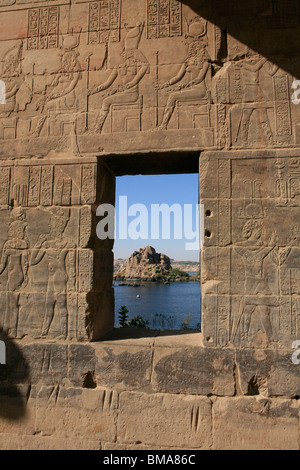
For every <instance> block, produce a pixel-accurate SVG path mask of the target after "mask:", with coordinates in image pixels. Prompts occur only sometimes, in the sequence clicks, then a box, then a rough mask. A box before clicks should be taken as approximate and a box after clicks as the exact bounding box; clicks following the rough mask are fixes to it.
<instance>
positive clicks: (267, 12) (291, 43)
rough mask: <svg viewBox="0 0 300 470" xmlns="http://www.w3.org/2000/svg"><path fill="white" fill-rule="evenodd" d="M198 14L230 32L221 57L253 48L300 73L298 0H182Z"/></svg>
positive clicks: (225, 34)
mask: <svg viewBox="0 0 300 470" xmlns="http://www.w3.org/2000/svg"><path fill="white" fill-rule="evenodd" d="M181 2H182V3H183V4H185V5H187V6H189V7H190V8H191V9H192V10H193V11H194V12H195V15H198V16H201V17H202V18H205V19H206V20H208V21H210V22H211V23H214V24H215V25H216V26H218V27H219V28H220V29H221V30H222V31H223V34H224V37H225V38H226V36H227V41H226V39H225V40H224V45H225V49H227V50H224V48H223V50H222V57H220V58H219V59H220V65H221V63H222V59H225V58H226V57H228V58H229V60H236V59H237V56H238V55H240V54H241V53H243V49H244V54H247V50H249V49H250V50H253V51H255V52H256V53H258V54H260V55H261V56H263V57H265V58H268V59H269V60H270V62H272V63H273V64H276V65H278V66H279V67H280V68H281V69H283V70H285V71H286V72H288V73H290V74H291V75H293V76H294V77H295V78H299V77H300V61H299V60H298V57H299V54H300V42H299V40H298V37H299V29H300V21H299V18H300V16H299V14H300V6H299V2H298V0H249V1H247V2H239V1H237V0H200V1H199V0H181Z"/></svg>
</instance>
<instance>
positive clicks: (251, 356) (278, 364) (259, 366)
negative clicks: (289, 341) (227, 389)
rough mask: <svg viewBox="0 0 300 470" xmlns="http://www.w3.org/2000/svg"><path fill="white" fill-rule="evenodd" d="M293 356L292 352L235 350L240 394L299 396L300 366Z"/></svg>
mask: <svg viewBox="0 0 300 470" xmlns="http://www.w3.org/2000/svg"><path fill="white" fill-rule="evenodd" d="M293 353H294V350H292V349H291V350H287V351H272V350H263V349H260V350H256V351H251V350H249V349H248V350H238V351H236V361H237V365H238V368H239V379H240V387H241V391H242V392H243V393H244V394H245V395H259V394H261V395H263V396H271V397H272V396H286V397H296V396H299V395H300V376H299V365H296V364H293V362H292V355H293Z"/></svg>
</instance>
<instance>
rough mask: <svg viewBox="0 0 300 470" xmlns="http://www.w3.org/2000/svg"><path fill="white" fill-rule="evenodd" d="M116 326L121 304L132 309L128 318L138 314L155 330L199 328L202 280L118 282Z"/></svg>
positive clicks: (115, 286) (116, 284)
mask: <svg viewBox="0 0 300 470" xmlns="http://www.w3.org/2000/svg"><path fill="white" fill-rule="evenodd" d="M114 289H115V326H117V325H118V312H119V310H120V307H121V305H125V306H126V307H127V308H128V310H129V314H128V316H129V319H131V318H133V317H136V316H138V315H140V316H142V317H143V318H144V320H148V321H149V324H150V325H149V326H150V327H151V328H153V329H171V330H180V329H183V328H189V329H198V330H199V329H200V309H201V307H200V305H201V302H200V295H201V293H200V284H199V282H172V283H170V285H165V284H163V283H155V282H149V283H146V284H144V285H140V286H138V287H132V286H124V285H119V282H115V285H114Z"/></svg>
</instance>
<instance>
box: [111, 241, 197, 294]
mask: <svg viewBox="0 0 300 470" xmlns="http://www.w3.org/2000/svg"><path fill="white" fill-rule="evenodd" d="M194 277H196V276H190V275H189V274H188V273H187V272H185V271H182V270H180V269H178V268H177V267H176V268H174V267H172V265H171V259H170V258H169V257H168V256H167V255H165V254H163V253H157V252H156V250H155V248H153V247H152V246H150V245H148V246H146V247H144V248H140V249H139V251H134V252H133V253H132V255H131V256H130V257H129V258H127V259H126V260H117V261H116V262H115V273H114V280H116V281H124V282H125V283H126V285H128V284H130V285H136V283H137V282H138V281H152V282H165V283H169V282H172V281H175V282H179V281H189V280H194V279H192V278H194Z"/></svg>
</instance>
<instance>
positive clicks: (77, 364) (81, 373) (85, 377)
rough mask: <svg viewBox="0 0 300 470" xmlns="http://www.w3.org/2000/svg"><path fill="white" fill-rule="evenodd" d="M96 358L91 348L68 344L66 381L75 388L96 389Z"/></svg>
mask: <svg viewBox="0 0 300 470" xmlns="http://www.w3.org/2000/svg"><path fill="white" fill-rule="evenodd" d="M96 364H97V358H96V356H95V350H94V348H93V347H91V346H89V345H86V344H84V345H83V344H70V346H69V348H68V364H67V366H68V379H69V380H70V381H71V383H72V384H73V385H74V386H75V387H85V388H96V386H97V382H96V377H95V369H96Z"/></svg>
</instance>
